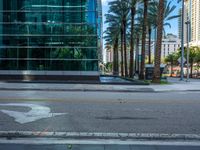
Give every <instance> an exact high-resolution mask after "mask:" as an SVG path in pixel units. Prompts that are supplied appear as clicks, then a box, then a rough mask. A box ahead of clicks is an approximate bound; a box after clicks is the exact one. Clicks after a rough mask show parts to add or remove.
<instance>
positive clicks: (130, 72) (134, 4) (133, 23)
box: [128, 0, 139, 78]
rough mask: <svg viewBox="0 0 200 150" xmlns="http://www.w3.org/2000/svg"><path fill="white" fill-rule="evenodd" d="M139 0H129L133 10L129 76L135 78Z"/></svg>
mask: <svg viewBox="0 0 200 150" xmlns="http://www.w3.org/2000/svg"><path fill="white" fill-rule="evenodd" d="M138 1H139V0H128V2H129V7H130V11H131V31H130V32H131V35H130V66H129V76H130V78H133V75H134V30H135V15H136V4H137V3H138Z"/></svg>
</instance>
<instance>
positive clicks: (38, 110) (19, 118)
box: [0, 103, 67, 124]
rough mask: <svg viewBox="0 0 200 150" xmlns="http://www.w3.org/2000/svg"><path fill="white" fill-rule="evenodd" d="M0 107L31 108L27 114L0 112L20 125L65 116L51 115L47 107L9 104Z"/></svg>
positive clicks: (8, 111) (9, 111)
mask: <svg viewBox="0 0 200 150" xmlns="http://www.w3.org/2000/svg"><path fill="white" fill-rule="evenodd" d="M0 106H16V107H29V108H31V110H30V111H29V112H18V111H11V110H1V112H3V113H5V114H7V115H8V116H10V117H13V118H14V119H15V121H16V122H18V123H20V124H24V123H29V122H34V121H37V120H39V119H44V118H51V117H54V116H60V115H65V114H67V113H51V109H50V108H49V107H46V106H41V105H36V104H24V103H10V104H0Z"/></svg>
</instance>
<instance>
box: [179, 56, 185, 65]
mask: <svg viewBox="0 0 200 150" xmlns="http://www.w3.org/2000/svg"><path fill="white" fill-rule="evenodd" d="M186 61H187V60H186V59H185V57H184V58H183V63H186ZM178 62H179V64H181V57H180V58H179V59H178Z"/></svg>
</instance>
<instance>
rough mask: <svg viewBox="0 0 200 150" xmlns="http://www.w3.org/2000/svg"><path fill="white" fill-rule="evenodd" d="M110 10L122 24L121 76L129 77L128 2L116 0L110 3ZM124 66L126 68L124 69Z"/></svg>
mask: <svg viewBox="0 0 200 150" xmlns="http://www.w3.org/2000/svg"><path fill="white" fill-rule="evenodd" d="M109 5H110V10H109V13H112V14H113V17H115V18H117V20H118V21H119V24H120V27H121V29H120V32H121V33H120V35H121V75H122V76H124V69H125V76H126V77H127V76H128V65H127V46H126V45H127V43H126V38H127V37H126V32H127V18H128V14H129V9H128V2H127V1H124V0H114V1H112V2H109ZM123 66H124V67H123Z"/></svg>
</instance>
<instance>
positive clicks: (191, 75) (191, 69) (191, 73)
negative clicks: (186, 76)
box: [190, 61, 194, 78]
mask: <svg viewBox="0 0 200 150" xmlns="http://www.w3.org/2000/svg"><path fill="white" fill-rule="evenodd" d="M193 65H194V63H193V61H192V62H191V67H190V78H193Z"/></svg>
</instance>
